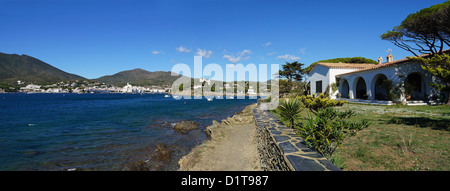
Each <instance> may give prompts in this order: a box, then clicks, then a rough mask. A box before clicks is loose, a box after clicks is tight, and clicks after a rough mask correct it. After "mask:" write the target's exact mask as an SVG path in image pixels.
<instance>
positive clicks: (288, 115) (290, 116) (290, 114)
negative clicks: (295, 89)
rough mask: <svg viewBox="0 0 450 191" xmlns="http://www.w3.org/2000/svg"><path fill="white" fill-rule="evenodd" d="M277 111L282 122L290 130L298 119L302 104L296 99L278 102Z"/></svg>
mask: <svg viewBox="0 0 450 191" xmlns="http://www.w3.org/2000/svg"><path fill="white" fill-rule="evenodd" d="M278 110H279V113H280V117H281V118H282V120H283V121H285V122H288V124H287V125H289V127H290V128H293V127H294V122H295V120H296V119H298V118H299V117H300V112H301V111H302V104H301V102H300V100H298V99H297V98H294V99H292V98H291V99H287V100H280V105H279V106H278Z"/></svg>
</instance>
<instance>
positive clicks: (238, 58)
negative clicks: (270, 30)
mask: <svg viewBox="0 0 450 191" xmlns="http://www.w3.org/2000/svg"><path fill="white" fill-rule="evenodd" d="M250 54H252V51H251V50H243V51H242V52H239V53H238V54H237V55H236V56H234V55H227V54H225V55H223V58H225V59H227V60H228V61H229V62H231V63H238V62H239V61H244V60H247V59H249V58H250V56H249V55H250Z"/></svg>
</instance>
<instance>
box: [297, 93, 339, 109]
mask: <svg viewBox="0 0 450 191" xmlns="http://www.w3.org/2000/svg"><path fill="white" fill-rule="evenodd" d="M300 101H301V102H302V103H303V105H304V106H305V107H306V108H309V110H310V111H311V112H313V113H317V111H319V109H322V108H327V107H334V106H342V105H344V103H345V101H340V100H332V99H331V98H329V97H327V96H325V95H324V94H320V95H319V96H317V97H315V98H314V97H312V96H311V95H306V96H301V97H300Z"/></svg>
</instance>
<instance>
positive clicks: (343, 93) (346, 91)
mask: <svg viewBox="0 0 450 191" xmlns="http://www.w3.org/2000/svg"><path fill="white" fill-rule="evenodd" d="M341 83H342V86H341V91H340V93H341V97H343V98H350V95H349V91H350V86H349V85H348V81H347V80H346V79H343V80H342V82H341Z"/></svg>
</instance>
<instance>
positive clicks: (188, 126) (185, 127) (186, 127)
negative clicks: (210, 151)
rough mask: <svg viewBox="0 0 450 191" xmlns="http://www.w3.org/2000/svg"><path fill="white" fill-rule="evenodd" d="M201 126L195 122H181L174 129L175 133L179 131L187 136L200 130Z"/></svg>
mask: <svg viewBox="0 0 450 191" xmlns="http://www.w3.org/2000/svg"><path fill="white" fill-rule="evenodd" d="M199 125H200V124H199V123H198V122H195V121H182V122H179V123H177V124H175V126H174V127H173V129H174V130H175V131H178V132H181V133H183V134H186V133H187V132H188V131H190V130H194V129H198V126H199Z"/></svg>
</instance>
